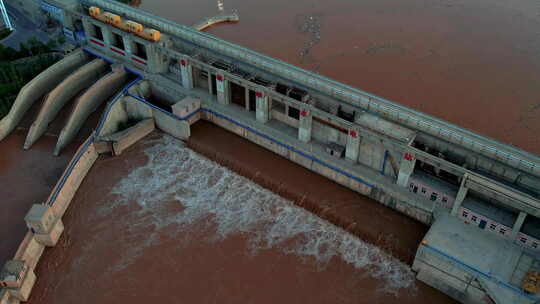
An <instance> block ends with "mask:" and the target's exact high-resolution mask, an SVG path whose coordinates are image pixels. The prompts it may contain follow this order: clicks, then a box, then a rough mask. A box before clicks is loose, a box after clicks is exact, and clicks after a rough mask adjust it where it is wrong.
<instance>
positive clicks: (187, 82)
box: [180, 59, 193, 89]
mask: <svg viewBox="0 0 540 304" xmlns="http://www.w3.org/2000/svg"><path fill="white" fill-rule="evenodd" d="M180 72H181V74H182V86H183V87H184V88H186V89H193V68H192V66H191V64H189V62H188V61H187V60H186V59H181V60H180Z"/></svg>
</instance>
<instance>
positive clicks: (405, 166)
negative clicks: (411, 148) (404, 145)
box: [396, 152, 416, 187]
mask: <svg viewBox="0 0 540 304" xmlns="http://www.w3.org/2000/svg"><path fill="white" fill-rule="evenodd" d="M415 165H416V158H415V157H414V155H413V154H412V153H410V152H405V153H403V158H402V159H401V162H400V163H399V173H398V178H397V182H396V183H397V184H398V185H400V186H402V187H407V184H408V183H409V177H411V174H412V173H413V171H414V166H415Z"/></svg>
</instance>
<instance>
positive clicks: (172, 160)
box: [89, 136, 415, 293]
mask: <svg viewBox="0 0 540 304" xmlns="http://www.w3.org/2000/svg"><path fill="white" fill-rule="evenodd" d="M145 144H146V148H145V150H144V153H145V154H146V156H147V157H148V159H149V160H148V162H147V163H146V164H145V165H144V166H141V167H138V168H136V169H135V170H133V171H132V172H131V173H130V174H129V175H128V176H126V177H125V178H123V179H122V180H120V182H118V183H117V184H116V185H115V186H114V187H113V189H112V193H113V194H115V196H116V199H115V200H114V201H113V202H110V203H109V204H107V205H105V206H106V207H101V208H100V210H99V211H100V213H102V214H103V215H104V214H107V213H110V212H112V211H113V209H114V208H119V207H122V206H125V205H127V204H131V203H132V202H133V201H136V202H137V203H138V205H139V206H140V209H139V210H138V211H137V212H138V213H139V215H140V216H138V217H137V218H140V219H141V220H140V221H138V222H137V223H133V225H132V227H133V229H134V230H137V231H141V227H140V225H146V226H151V227H150V228H152V229H150V231H151V232H150V233H149V234H145V235H144V238H145V239H146V241H145V242H144V244H142V245H141V242H140V241H139V242H138V246H133V247H132V248H130V249H129V252H128V253H126V254H124V255H123V256H122V261H121V263H119V264H117V266H115V268H114V269H110V271H120V270H122V269H124V268H125V267H127V266H129V265H130V264H131V263H133V262H134V261H135V260H136V259H137V258H138V257H139V256H140V255H141V254H142V252H143V251H144V247H145V246H151V245H153V244H155V243H156V242H159V233H160V231H161V230H162V229H165V228H166V227H168V226H169V225H171V224H175V227H180V228H178V229H177V231H175V233H176V234H177V235H178V239H179V242H181V243H182V242H183V243H184V244H185V242H193V241H196V240H193V239H191V238H190V233H186V232H189V231H190V230H192V229H195V228H194V227H196V229H201V225H195V224H196V223H201V222H205V223H206V224H205V225H203V226H202V227H204V228H205V229H215V230H217V233H214V234H212V235H214V237H213V238H208V239H206V240H203V241H205V242H212V241H216V240H220V239H225V238H227V237H228V236H231V235H233V234H237V233H244V234H248V235H249V236H250V248H251V250H252V254H257V253H258V251H259V250H264V249H266V248H271V247H278V248H281V249H282V250H283V251H285V252H286V253H291V254H297V255H299V256H304V257H312V258H315V259H316V260H317V262H318V265H320V267H322V268H324V266H325V264H326V263H328V261H329V260H330V259H331V258H332V257H338V258H340V259H343V260H344V261H346V262H348V263H350V264H352V265H354V267H356V268H357V269H361V270H363V271H366V272H367V273H368V274H369V275H370V276H372V277H374V278H378V279H381V281H383V282H384V284H383V286H381V287H380V290H381V291H383V292H388V293H396V292H397V291H399V289H401V288H407V289H414V285H415V284H414V274H413V273H412V271H411V270H410V269H409V268H408V267H407V266H406V265H404V264H402V263H401V262H399V261H398V260H396V259H394V258H392V257H390V256H388V255H386V254H384V253H383V252H381V250H380V249H378V248H376V247H374V246H372V245H369V244H367V243H365V242H362V241H361V240H359V239H358V238H356V237H354V236H353V235H351V234H349V233H347V232H345V231H343V230H342V229H339V228H337V227H336V226H334V225H332V224H330V223H328V222H326V221H324V220H322V219H320V218H319V217H317V216H315V215H313V214H311V213H309V212H307V211H305V210H304V209H302V208H299V207H297V206H295V205H293V204H292V202H290V201H288V200H286V199H284V198H282V197H279V196H277V195H275V194H274V193H272V192H270V191H268V190H266V189H264V188H262V187H260V186H258V185H257V184H255V183H253V182H251V181H250V180H248V179H246V178H244V177H241V176H239V175H237V174H235V173H233V172H231V171H230V170H228V169H227V168H224V167H222V166H220V165H218V164H216V163H215V162H213V161H210V160H208V159H206V158H204V157H202V156H200V155H199V154H197V153H195V152H193V151H192V150H190V149H188V148H186V147H185V146H184V145H183V144H182V142H180V141H177V140H175V139H173V138H171V137H169V136H163V137H160V138H157V139H151V140H148V141H147V142H146V143H145ZM166 201H169V202H170V201H174V202H175V203H177V204H179V205H181V208H183V210H182V211H180V212H176V213H170V212H160V211H159V209H163V208H164V207H163V202H166ZM164 211H165V210H164ZM148 217H150V218H148ZM142 230H147V229H142ZM175 237H177V236H175ZM89 246H90V245H89Z"/></svg>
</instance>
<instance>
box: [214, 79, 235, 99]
mask: <svg viewBox="0 0 540 304" xmlns="http://www.w3.org/2000/svg"><path fill="white" fill-rule="evenodd" d="M216 88H217V100H218V103H220V104H224V105H228V104H230V103H231V98H230V97H231V96H230V92H229V90H230V85H229V81H228V80H227V79H225V76H223V75H220V74H217V75H216Z"/></svg>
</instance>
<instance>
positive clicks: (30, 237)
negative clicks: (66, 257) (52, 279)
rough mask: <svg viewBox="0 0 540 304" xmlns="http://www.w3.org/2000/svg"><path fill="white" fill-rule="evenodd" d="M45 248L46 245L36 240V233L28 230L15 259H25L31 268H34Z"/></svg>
mask: <svg viewBox="0 0 540 304" xmlns="http://www.w3.org/2000/svg"><path fill="white" fill-rule="evenodd" d="M44 250H45V246H44V245H42V244H40V243H39V242H38V241H37V240H36V238H35V237H34V234H32V232H27V233H26V235H25V237H24V239H23V241H22V242H21V244H20V245H19V248H18V249H17V252H16V253H15V256H14V257H13V259H14V260H22V261H25V262H26V264H27V265H28V266H29V267H30V268H32V269H34V268H36V265H37V263H38V262H39V259H40V258H41V255H42V254H43V251H44Z"/></svg>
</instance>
